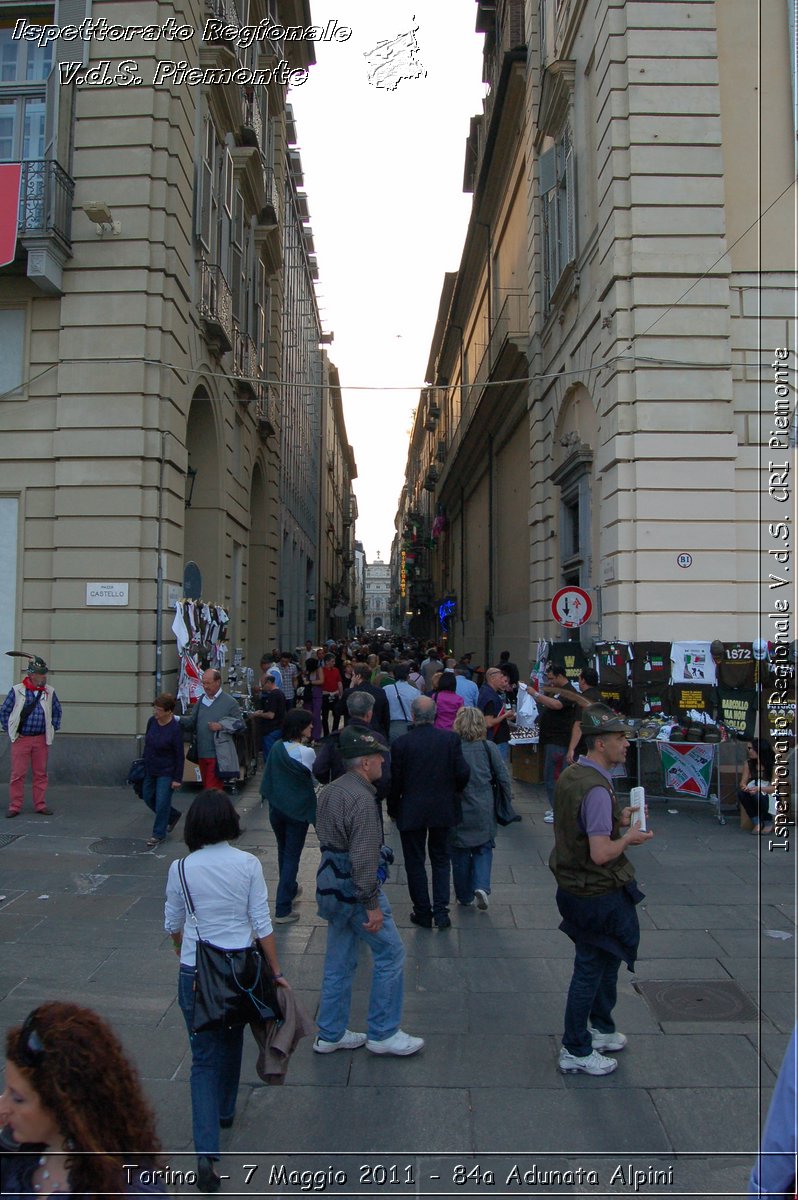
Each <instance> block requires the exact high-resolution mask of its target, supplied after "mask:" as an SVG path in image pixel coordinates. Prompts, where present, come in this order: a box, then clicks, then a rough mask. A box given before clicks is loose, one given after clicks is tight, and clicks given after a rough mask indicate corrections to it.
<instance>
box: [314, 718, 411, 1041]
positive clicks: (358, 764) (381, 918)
mask: <svg viewBox="0 0 798 1200" xmlns="http://www.w3.org/2000/svg"><path fill="white" fill-rule="evenodd" d="M339 748H340V752H341V756H342V758H343V759H344V760H345V762H346V768H347V769H346V774H345V775H343V776H341V778H339V779H336V780H334V781H333V782H332V783H328V784H327V785H326V787H323V788H322V790H321V792H320V793H319V800H318V816H317V820H316V832H317V834H318V837H319V843H320V845H321V847H322V854H321V862H320V864H319V870H318V875H317V877H316V901H317V904H318V909H319V916H320V917H323V918H324V920H326V921H327V950H326V953H325V958H324V976H323V979H322V985H321V1000H320V1002H319V1012H318V1018H317V1020H318V1026H319V1033H318V1037H317V1038H316V1040H315V1041H314V1043H313V1049H314V1050H315V1051H316V1053H317V1054H331V1053H333V1052H334V1051H336V1050H356V1049H358V1047H360V1046H363V1045H365V1047H366V1049H367V1050H370V1051H371V1053H372V1054H391V1055H399V1056H401V1057H405V1056H407V1055H410V1054H415V1053H416V1052H417V1051H418V1050H420V1049H421V1048H422V1046H423V1045H424V1041H423V1039H422V1038H420V1037H412V1036H411V1035H410V1034H408V1033H405V1031H404V1030H403V1029H401V1028H400V1024H401V1020H402V1008H403V1005H404V961H405V949H404V946H403V945H402V939H401V938H400V936H399V931H398V929H397V928H396V925H395V923H394V919H393V915H392V913H391V906H390V905H389V903H388V901H387V900H386V898H385V895H384V893H383V891H382V883H383V882H384V880H385V878H386V876H387V867H388V863H389V861H390V860H391V859H392V857H393V855H392V854H390V853H387V852H386V851H387V848H383V844H382V841H383V839H382V817H381V814H380V809H379V805H378V804H377V800H376V794H375V789H374V783H375V781H376V780H377V779H379V777H380V773H381V771H382V763H381V761H380V760H381V759H382V756H383V754H385V753H386V751H385V748H384V746H383V745H382V744H381V743H380V742H379V741H378V740H377V738H376V736H375V735H374V733H373V732H372V731H370V730H364V729H358V728H355V727H353V726H351V725H350V726H347V728H346V729H344V730H343V731H342V732H341V735H340V738H339ZM361 942H365V944H366V945H367V946H368V948H369V949H370V951H371V955H372V980H371V994H370V997H369V1008H368V1017H367V1032H366V1033H356V1032H354V1031H353V1030H351V1029H349V1028H347V1026H348V1023H349V1009H350V1006H351V1002H352V984H353V981H354V977H355V972H356V971H357V962H358V951H359V948H360V943H361Z"/></svg>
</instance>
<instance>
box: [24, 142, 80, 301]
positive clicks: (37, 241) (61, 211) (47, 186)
mask: <svg viewBox="0 0 798 1200" xmlns="http://www.w3.org/2000/svg"><path fill="white" fill-rule="evenodd" d="M21 166H22V176H21V180H20V195H19V224H18V227H17V236H18V238H19V240H20V241H21V243H22V245H23V246H24V248H25V250H26V252H27V256H28V265H27V274H28V278H29V279H30V280H31V281H32V282H33V283H35V284H36V286H37V287H38V288H39V289H40V290H41V291H42V292H46V293H47V294H48V295H55V296H60V295H61V294H62V291H63V288H62V274H63V268H64V263H65V262H66V260H67V259H68V258H70V257H71V256H72V197H73V195H74V192H75V181H74V180H73V179H72V178H71V177H70V176H69V175H67V173H66V171H65V170H64V169H63V167H62V166H60V164H59V163H57V162H56V161H55V159H43V158H42V159H38V158H37V159H29V160H28V161H27V162H23V163H22V164H21Z"/></svg>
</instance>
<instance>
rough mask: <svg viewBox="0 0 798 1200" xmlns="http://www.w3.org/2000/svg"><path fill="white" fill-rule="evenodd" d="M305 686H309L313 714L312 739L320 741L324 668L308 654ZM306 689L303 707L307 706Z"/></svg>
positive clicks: (315, 658)
mask: <svg viewBox="0 0 798 1200" xmlns="http://www.w3.org/2000/svg"><path fill="white" fill-rule="evenodd" d="M305 674H306V676H307V685H306V687H309V688H310V711H311V713H312V714H313V741H314V742H320V741H321V739H322V737H323V736H324V735H323V730H322V725H321V710H322V703H323V700H324V668H323V667H322V665H321V662H320V660H319V659H318V658H317V657H316V656H315V654H314V655H310V656H309V657H308V658H307V659H306V660H305ZM307 695H308V693H307V690H306V691H305V701H304V705H305V708H307V707H308V701H307Z"/></svg>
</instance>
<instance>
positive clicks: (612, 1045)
mask: <svg viewBox="0 0 798 1200" xmlns="http://www.w3.org/2000/svg"><path fill="white" fill-rule="evenodd" d="M587 1031H588V1033H589V1034H590V1040H591V1042H592V1043H593V1049H594V1050H623V1048H624V1046H625V1045H626V1043H627V1040H628V1039H627V1037H626V1034H624V1033H618V1031H617V1030H616V1031H615V1033H601V1032H599V1030H598V1029H594V1028H593V1026H592V1025H588V1027H587Z"/></svg>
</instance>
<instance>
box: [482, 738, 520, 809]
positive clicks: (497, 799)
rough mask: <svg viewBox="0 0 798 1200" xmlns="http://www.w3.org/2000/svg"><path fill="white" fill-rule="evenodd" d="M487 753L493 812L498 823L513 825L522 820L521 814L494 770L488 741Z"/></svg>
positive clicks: (486, 745)
mask: <svg viewBox="0 0 798 1200" xmlns="http://www.w3.org/2000/svg"><path fill="white" fill-rule="evenodd" d="M485 753H486V754H487V756H488V767H489V768H490V786H491V787H492V788H493V813H494V816H495V817H496V824H497V825H512V824H513V822H514V821H520V820H521V814H520V813H517V812H516V811H515V809H514V808H513V805H512V801H511V800H510V798H509V797H505V795H504V792H503V791H502V787H501V784H500V783H499V780H498V778H497V777H496V772H495V771H494V770H493V763H492V762H491V757H490V750H489V749H488V744H487V742H486V743H485Z"/></svg>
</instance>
